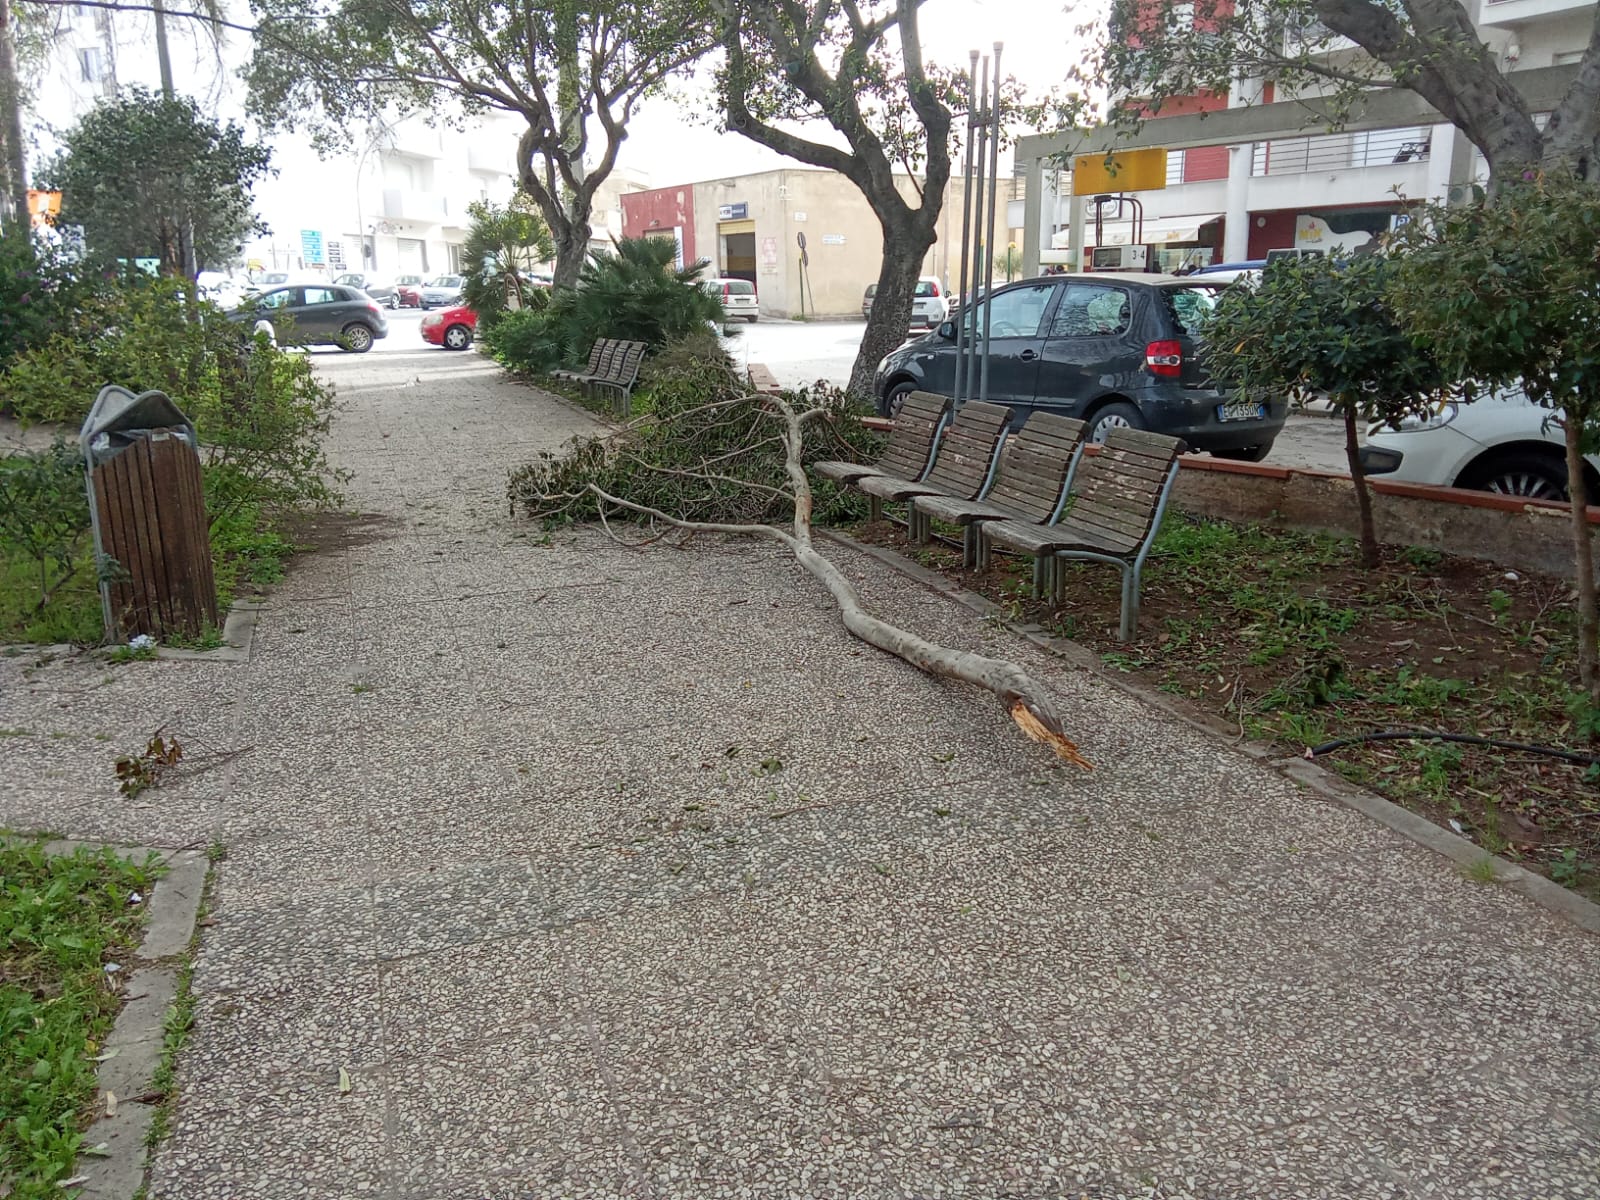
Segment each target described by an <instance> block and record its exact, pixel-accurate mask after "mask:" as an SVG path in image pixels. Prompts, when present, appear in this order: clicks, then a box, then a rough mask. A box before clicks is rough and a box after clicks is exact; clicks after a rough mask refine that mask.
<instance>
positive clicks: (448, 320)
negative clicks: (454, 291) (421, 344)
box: [422, 304, 478, 350]
mask: <svg viewBox="0 0 1600 1200" xmlns="http://www.w3.org/2000/svg"><path fill="white" fill-rule="evenodd" d="M477 329H478V314H477V313H475V312H473V311H472V310H471V309H470V308H468V307H467V306H466V305H465V304H458V305H456V306H455V307H454V308H441V309H437V310H435V311H434V312H431V313H429V314H428V315H427V316H425V317H423V318H422V340H423V341H425V342H431V343H433V344H434V345H435V346H443V347H444V348H445V349H446V350H465V349H466V348H467V347H468V346H470V345H472V336H473V334H474V333H476V332H477Z"/></svg>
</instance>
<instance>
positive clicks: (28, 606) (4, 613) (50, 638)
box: [0, 545, 101, 646]
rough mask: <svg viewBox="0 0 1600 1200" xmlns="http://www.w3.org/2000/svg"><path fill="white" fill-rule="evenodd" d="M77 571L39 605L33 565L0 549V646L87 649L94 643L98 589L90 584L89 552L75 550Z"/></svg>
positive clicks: (98, 627)
mask: <svg viewBox="0 0 1600 1200" xmlns="http://www.w3.org/2000/svg"><path fill="white" fill-rule="evenodd" d="M77 566H78V570H77V572H76V574H74V575H73V577H72V578H71V579H70V580H68V581H67V582H66V583H65V584H63V585H61V586H60V587H58V588H57V589H56V590H55V592H54V593H53V594H52V595H51V598H50V602H49V603H48V604H46V605H45V606H44V607H43V608H41V607H40V606H39V572H38V564H36V563H33V562H28V561H24V560H21V559H20V558H18V557H17V556H14V555H11V554H6V553H5V552H4V549H3V548H0V642H31V643H34V644H36V645H54V644H55V643H57V642H71V643H72V644H74V645H79V646H82V645H87V644H91V643H94V642H98V641H99V640H100V631H101V618H100V588H99V586H98V585H97V584H96V583H95V577H94V567H93V552H92V551H91V550H90V548H89V547H88V546H87V545H85V546H84V547H82V548H81V549H80V550H79V553H78V558H77Z"/></svg>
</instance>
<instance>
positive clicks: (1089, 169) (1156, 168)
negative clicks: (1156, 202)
mask: <svg viewBox="0 0 1600 1200" xmlns="http://www.w3.org/2000/svg"><path fill="white" fill-rule="evenodd" d="M1166 186H1167V152H1166V150H1165V149H1163V148H1161V147H1159V146H1158V147H1156V148H1154V149H1151V150H1124V151H1122V152H1121V153H1119V154H1113V155H1111V156H1110V157H1109V158H1108V157H1107V156H1106V155H1104V154H1080V155H1078V156H1077V157H1076V158H1074V159H1073V160H1072V194H1073V195H1074V196H1098V195H1100V194H1101V193H1103V192H1152V191H1155V190H1157V189H1158V188H1164V187H1166Z"/></svg>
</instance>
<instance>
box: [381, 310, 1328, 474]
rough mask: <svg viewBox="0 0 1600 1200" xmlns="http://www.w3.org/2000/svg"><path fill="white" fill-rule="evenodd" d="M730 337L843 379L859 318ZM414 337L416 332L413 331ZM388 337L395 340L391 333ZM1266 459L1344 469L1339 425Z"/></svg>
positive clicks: (1299, 426) (749, 348) (785, 364)
mask: <svg viewBox="0 0 1600 1200" xmlns="http://www.w3.org/2000/svg"><path fill="white" fill-rule="evenodd" d="M735 328H736V329H737V330H738V332H737V334H736V335H735V336H734V337H733V338H732V339H730V341H731V347H730V348H731V349H732V351H733V353H734V354H735V356H737V357H739V358H740V359H742V360H743V361H746V362H758V363H764V364H766V366H767V367H768V368H769V369H770V370H771V371H772V373H773V375H775V376H776V377H777V380H778V382H779V383H781V384H783V385H784V386H785V387H798V386H800V385H802V384H807V383H814V382H815V381H816V380H819V379H823V380H827V381H828V382H829V383H836V384H843V383H844V382H845V381H846V380H848V379H849V378H850V367H851V364H852V363H854V362H855V357H856V348H857V347H858V346H860V344H861V334H862V331H863V330H865V329H866V322H864V321H817V322H809V321H808V322H799V321H773V320H763V321H759V322H757V323H756V324H754V325H747V324H740V325H737V326H735ZM418 336H419V337H420V335H418ZM390 340H391V341H394V340H397V339H396V335H395V334H393V333H392V334H391V335H390ZM1268 461H1269V462H1272V463H1276V464H1279V465H1281V466H1287V467H1314V468H1316V469H1318V470H1323V471H1343V470H1344V430H1343V427H1342V426H1341V425H1340V424H1339V422H1337V421H1333V420H1329V419H1328V418H1326V417H1312V416H1305V415H1294V416H1291V417H1290V418H1289V423H1288V424H1287V425H1286V426H1284V430H1283V432H1282V433H1281V434H1280V435H1279V436H1278V440H1277V442H1276V443H1275V444H1274V445H1273V447H1272V455H1271V457H1270V458H1269V459H1268Z"/></svg>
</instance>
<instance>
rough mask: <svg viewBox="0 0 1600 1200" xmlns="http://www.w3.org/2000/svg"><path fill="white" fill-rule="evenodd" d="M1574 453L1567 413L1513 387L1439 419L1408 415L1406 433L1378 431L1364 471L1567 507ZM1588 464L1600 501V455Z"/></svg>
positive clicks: (1455, 407) (1443, 409)
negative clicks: (1564, 421)
mask: <svg viewBox="0 0 1600 1200" xmlns="http://www.w3.org/2000/svg"><path fill="white" fill-rule="evenodd" d="M1566 453H1567V452H1566V442H1565V441H1564V440H1563V434H1562V427H1561V415H1560V414H1559V413H1556V412H1552V411H1551V410H1550V409H1547V408H1541V407H1539V406H1538V405H1536V404H1534V403H1533V402H1532V401H1531V400H1529V399H1528V398H1527V397H1526V396H1525V395H1523V394H1522V391H1521V390H1520V389H1515V388H1513V389H1506V390H1503V391H1498V392H1493V393H1491V394H1489V395H1486V396H1484V397H1482V398H1481V399H1479V400H1476V401H1474V402H1473V403H1471V404H1443V405H1440V406H1439V408H1438V410H1437V411H1436V412H1434V413H1433V414H1432V415H1431V416H1428V417H1407V418H1406V419H1405V420H1403V421H1402V422H1401V423H1400V428H1399V429H1389V428H1386V427H1382V426H1375V427H1374V428H1373V429H1372V430H1371V431H1370V432H1369V433H1368V434H1367V444H1366V445H1365V446H1363V447H1362V448H1361V466H1362V468H1363V469H1364V470H1365V471H1366V472H1367V474H1368V475H1372V476H1374V477H1376V478H1379V479H1392V480H1395V481H1396V482H1399V483H1428V484H1435V485H1437V486H1440V487H1460V488H1472V489H1474V490H1476V491H1482V492H1499V493H1501V494H1502V495H1506V496H1524V497H1527V498H1528V499H1530V500H1558V501H1559V500H1565V499H1567V458H1566ZM1587 461H1588V464H1589V468H1590V469H1589V472H1588V478H1587V484H1588V488H1589V495H1590V496H1591V497H1597V496H1600V455H1590V456H1589V458H1588V460H1587Z"/></svg>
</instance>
